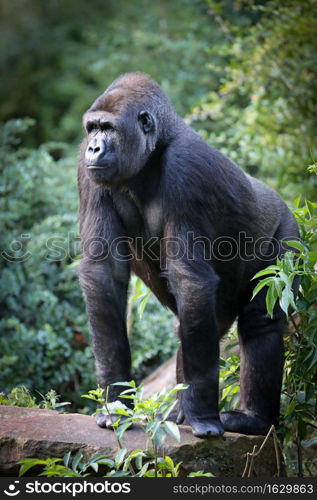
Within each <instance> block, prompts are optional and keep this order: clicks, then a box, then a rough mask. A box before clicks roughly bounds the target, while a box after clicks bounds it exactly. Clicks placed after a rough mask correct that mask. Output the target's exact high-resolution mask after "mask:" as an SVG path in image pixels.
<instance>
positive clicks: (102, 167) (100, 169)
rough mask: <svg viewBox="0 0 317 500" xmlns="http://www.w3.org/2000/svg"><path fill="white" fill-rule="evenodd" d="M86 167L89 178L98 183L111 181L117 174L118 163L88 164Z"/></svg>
mask: <svg viewBox="0 0 317 500" xmlns="http://www.w3.org/2000/svg"><path fill="white" fill-rule="evenodd" d="M86 168H87V174H88V176H89V178H90V179H91V180H92V181H94V182H96V183H97V184H100V183H101V184H102V183H105V182H109V181H111V180H112V179H113V178H114V177H115V176H116V174H117V165H116V164H114V163H107V164H105V163H100V164H97V165H87V166H86Z"/></svg>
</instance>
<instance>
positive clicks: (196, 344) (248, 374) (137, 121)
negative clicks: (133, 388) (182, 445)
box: [78, 73, 298, 437]
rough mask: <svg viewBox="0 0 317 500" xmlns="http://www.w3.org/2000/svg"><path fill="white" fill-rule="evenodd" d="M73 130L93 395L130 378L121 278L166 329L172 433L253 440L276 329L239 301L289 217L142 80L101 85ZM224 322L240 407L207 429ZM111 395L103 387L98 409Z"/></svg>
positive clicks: (264, 414)
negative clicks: (236, 346)
mask: <svg viewBox="0 0 317 500" xmlns="http://www.w3.org/2000/svg"><path fill="white" fill-rule="evenodd" d="M84 126H85V128H86V130H87V134H86V138H85V139H84V141H83V143H82V147H81V154H80V165H79V177H78V178H79V193H80V222H81V238H82V247H83V253H84V256H83V259H82V262H81V267H80V281H81V285H82V288H83V290H84V294H85V298H86V305H87V311H88V315H89V320H90V325H91V329H92V334H93V346H94V352H95V357H96V368H97V376H98V381H99V383H100V384H101V385H102V386H106V385H108V384H111V383H113V382H117V381H125V380H130V379H131V371H130V350H129V343H128V339H127V332H126V301H127V287H128V282H129V276H130V270H131V269H132V270H133V271H134V272H135V273H136V274H137V275H138V276H140V277H141V278H142V279H143V281H144V282H145V283H146V284H147V285H148V286H149V287H150V288H151V290H152V291H153V292H154V293H155V294H156V296H157V297H158V298H159V300H160V301H161V303H162V304H164V305H166V306H168V307H169V308H170V309H171V310H172V311H173V312H174V313H175V314H176V315H177V316H178V319H179V335H180V340H181V349H180V352H179V355H178V369H177V373H178V380H179V381H184V382H186V383H188V384H189V386H190V387H189V389H188V390H186V391H184V392H183V393H182V397H181V400H180V412H179V422H181V421H184V419H186V422H187V423H188V424H189V425H191V427H192V430H193V433H194V434H195V435H198V436H201V437H204V436H208V435H220V434H222V432H223V428H224V429H225V430H228V431H236V432H243V433H248V434H263V433H265V432H266V431H267V430H268V428H269V426H270V425H271V424H272V423H274V424H276V423H277V421H278V416H279V399H280V390H281V378H282V370H283V339H282V336H283V329H284V327H285V319H284V317H283V313H282V312H281V310H280V309H279V308H278V307H276V310H275V314H274V318H273V319H270V318H269V317H268V316H267V313H266V309H265V300H264V291H263V292H262V293H261V294H260V295H258V296H257V297H256V298H255V299H254V300H253V301H250V298H251V294H252V289H253V287H254V286H255V283H254V281H252V282H250V280H251V278H252V277H253V276H254V274H255V273H256V272H257V271H259V270H260V269H261V268H264V267H266V266H268V265H269V264H270V263H272V262H274V261H275V260H276V257H277V256H278V255H281V254H282V253H283V251H285V248H284V249H283V247H282V246H281V245H280V242H281V240H284V239H291V238H292V239H294V238H297V237H298V229H297V225H296V223H295V221H294V219H293V216H292V214H291V213H290V211H289V210H288V208H287V207H286V205H285V204H284V203H283V201H282V200H281V199H280V198H279V196H278V195H277V194H276V193H275V192H274V191H273V190H272V189H270V188H268V187H267V186H265V185H264V184H262V183H261V182H259V181H257V180H256V179H254V178H252V177H250V176H249V175H247V174H245V173H244V172H243V171H242V170H240V169H239V168H238V167H237V166H236V165H235V164H234V163H232V162H231V161H230V160H229V159H228V158H226V157H225V156H224V155H222V154H221V153H220V152H219V151H217V150H216V149H214V148H212V147H211V146H209V145H208V144H207V143H206V142H205V141H204V140H203V139H202V138H201V137H200V136H199V135H198V134H197V133H195V132H194V131H193V130H192V129H191V128H190V127H188V126H187V125H186V124H185V123H184V121H183V120H182V119H181V118H180V117H179V116H178V115H177V114H176V112H175V111H174V109H173V107H172V105H171V104H170V102H169V101H168V99H167V97H166V96H165V95H164V94H163V92H162V91H161V89H160V87H159V86H158V85H157V84H156V83H155V82H153V81H152V80H151V79H150V78H149V77H148V76H147V75H144V74H141V73H129V74H126V75H123V76H121V77H120V78H119V79H117V80H116V81H115V82H114V83H112V85H111V86H110V87H109V88H108V89H107V90H106V91H105V93H104V94H102V95H101V96H100V97H99V98H98V99H97V100H96V101H95V103H94V104H93V105H92V107H91V108H90V109H89V110H88V111H87V113H86V114H85V115H84ZM239 234H240V236H239ZM118 238H119V239H120V238H121V239H120V240H118ZM175 238H176V239H175ZM241 238H242V241H241ZM244 238H245V239H246V241H247V242H250V241H251V244H250V243H245V242H244ZM260 238H262V240H261V239H260ZM263 238H265V241H264V240H263ZM271 241H272V242H273V243H272V245H271V244H270V242H271ZM255 242H257V243H255ZM208 244H209V246H208ZM210 244H211V245H213V246H212V248H210ZM250 245H251V246H250ZM254 245H255V246H254ZM110 246H111V248H110ZM232 246H233V247H234V248H237V249H238V250H239V252H236V253H237V254H235V252H234V251H233V252H231V249H232ZM251 247H252V249H253V250H252V251H251V250H250V248H251ZM109 249H110V250H111V251H110V252H109ZM254 249H255V250H256V251H257V253H256V254H254ZM260 250H261V254H260V253H259V252H260ZM142 251H143V255H142ZM230 253H231V254H230ZM229 254H230V258H229ZM225 255H226V256H227V258H225ZM237 317H238V326H239V337H240V351H241V377H240V379H241V400H240V404H239V407H238V409H237V410H236V411H235V412H226V413H223V414H222V415H220V418H219V413H218V360H219V339H220V338H221V337H222V336H223V335H224V334H225V333H226V332H227V331H228V329H229V327H230V326H231V324H232V323H233V321H234V320H235V319H236V318H237ZM119 392H120V388H118V387H117V388H114V387H112V388H111V390H110V397H111V399H115V398H116V397H117V395H118V393H119ZM98 424H99V425H101V426H109V421H108V420H107V421H106V419H104V418H102V417H101V418H99V421H98Z"/></svg>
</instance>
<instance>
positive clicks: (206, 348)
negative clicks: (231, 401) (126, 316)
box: [166, 229, 223, 437]
mask: <svg viewBox="0 0 317 500" xmlns="http://www.w3.org/2000/svg"><path fill="white" fill-rule="evenodd" d="M187 234H188V231H186V230H184V229H182V230H181V232H175V234H174V236H175V237H177V241H178V242H179V241H180V240H181V241H182V242H183V245H184V249H186V250H185V252H182V253H183V254H184V256H183V257H182V258H181V259H168V260H167V262H166V269H167V276H168V280H169V284H170V288H171V292H172V293H173V295H174V297H175V299H176V304H177V315H178V319H179V323H180V324H179V334H180V339H181V346H182V353H183V354H182V355H183V374H184V381H185V383H186V384H189V388H188V389H187V390H186V391H184V393H182V395H181V408H180V415H179V419H178V420H179V423H181V422H182V420H184V419H186V422H187V424H189V425H190V426H191V427H192V430H193V433H194V434H195V435H196V436H199V437H205V436H208V435H209V436H218V435H220V434H222V433H223V428H222V425H221V423H220V420H219V414H218V364H219V332H218V325H217V319H216V291H217V285H218V281H219V278H218V276H217V274H216V273H215V272H214V270H213V268H212V267H211V265H210V263H208V262H206V261H205V260H204V258H203V252H201V255H200V249H199V247H197V246H196V248H195V258H194V259H192V256H193V249H192V248H188V238H187Z"/></svg>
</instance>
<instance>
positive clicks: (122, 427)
mask: <svg viewBox="0 0 317 500" xmlns="http://www.w3.org/2000/svg"><path fill="white" fill-rule="evenodd" d="M131 425H132V422H125V423H123V424H121V425H119V427H118V429H117V430H116V434H117V437H118V438H119V439H121V438H122V436H123V434H124V433H125V431H126V430H127V429H129V427H131Z"/></svg>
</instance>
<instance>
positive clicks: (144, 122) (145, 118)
mask: <svg viewBox="0 0 317 500" xmlns="http://www.w3.org/2000/svg"><path fill="white" fill-rule="evenodd" d="M138 119H139V121H140V124H141V127H142V130H143V132H144V133H145V134H148V133H149V132H152V130H154V127H155V121H154V117H153V116H152V115H151V113H149V112H148V111H140V113H139V116H138Z"/></svg>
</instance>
